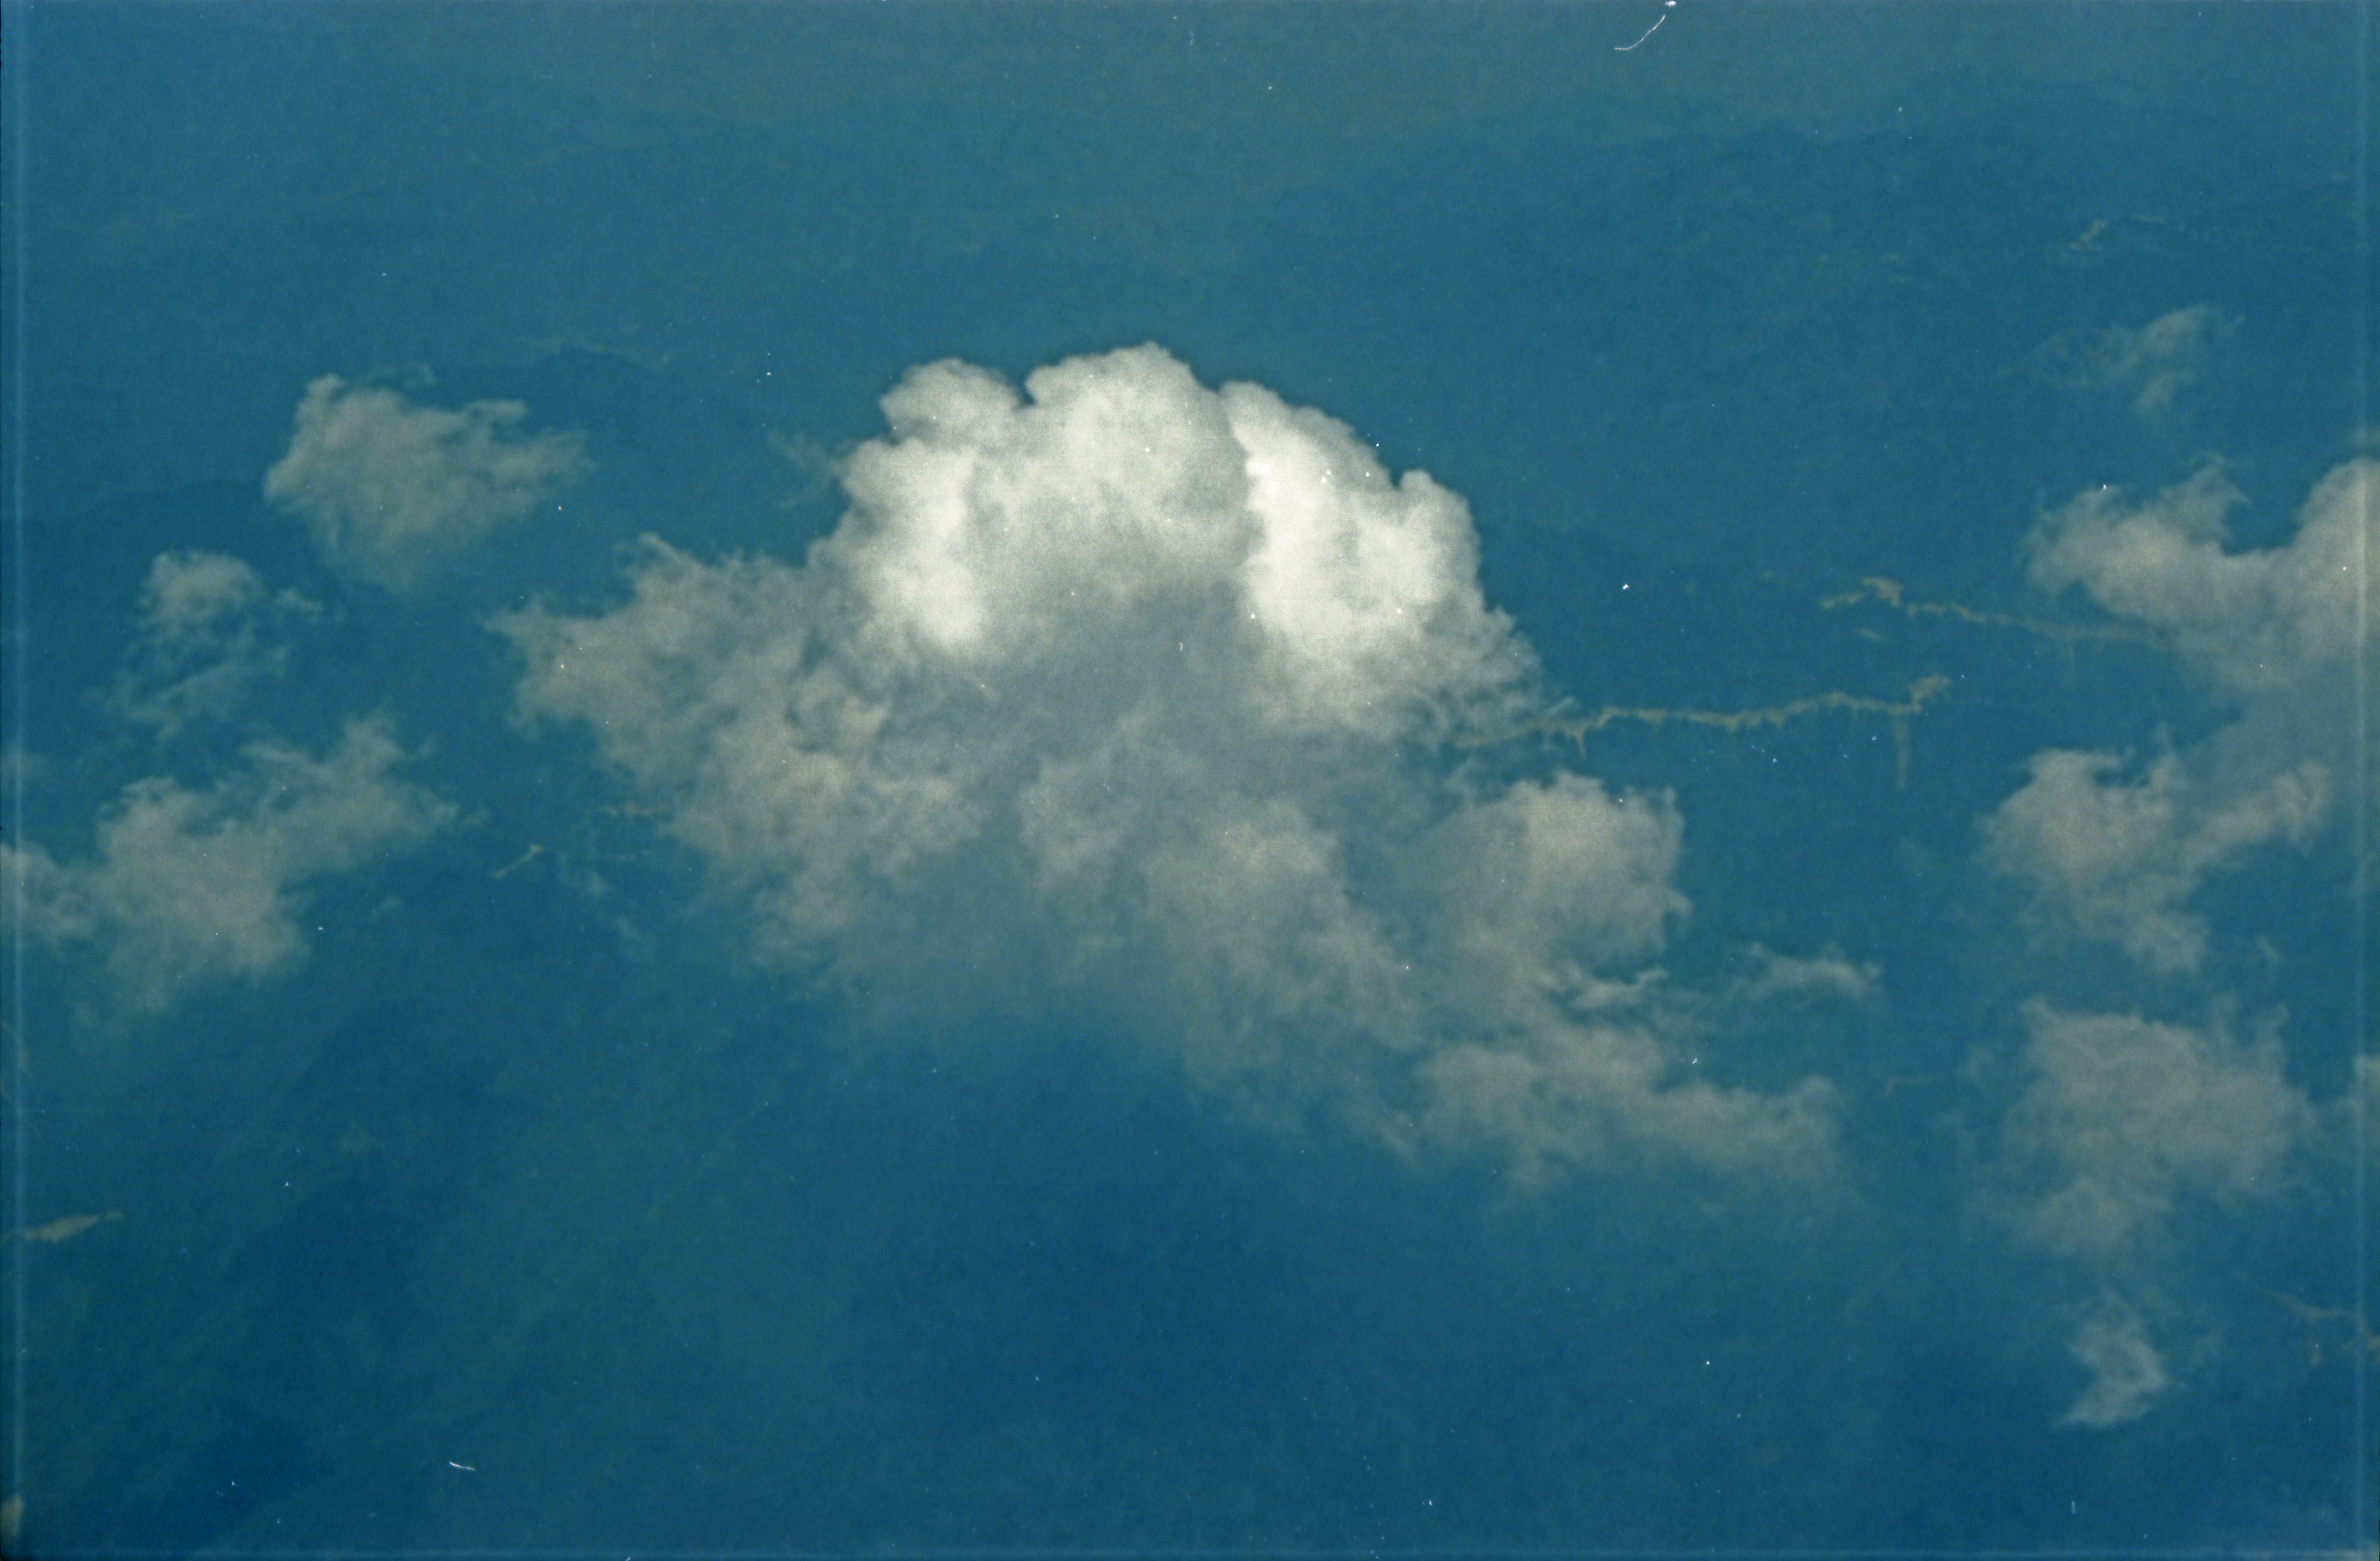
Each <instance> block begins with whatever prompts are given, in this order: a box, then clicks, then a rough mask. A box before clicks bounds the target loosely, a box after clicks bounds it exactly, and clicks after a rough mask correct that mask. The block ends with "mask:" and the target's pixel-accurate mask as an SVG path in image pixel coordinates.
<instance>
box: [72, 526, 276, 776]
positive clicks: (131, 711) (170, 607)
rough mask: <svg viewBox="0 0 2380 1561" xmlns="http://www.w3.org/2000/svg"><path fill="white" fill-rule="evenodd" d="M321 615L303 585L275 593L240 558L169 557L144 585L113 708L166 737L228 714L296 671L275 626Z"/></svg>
mask: <svg viewBox="0 0 2380 1561" xmlns="http://www.w3.org/2000/svg"><path fill="white" fill-rule="evenodd" d="M316 611H317V609H316V607H315V605H314V604H312V603H310V602H309V601H307V600H306V599H305V598H304V597H302V596H299V595H297V593H296V592H294V591H281V592H279V593H277V594H275V595H272V596H268V595H267V594H266V592H265V589H264V584H263V581H262V580H261V579H258V577H257V573H256V571H255V570H254V569H252V568H250V567H249V566H248V565H247V564H246V563H245V562H243V561H242V560H240V559H237V558H233V557H230V556H228V555H224V554H220V553H192V552H181V553H163V554H160V555H157V557H156V558H155V559H154V560H152V562H151V564H150V567H149V578H148V579H147V580H146V581H144V582H143V583H142V586H141V590H140V639H139V640H138V641H137V642H136V643H135V644H134V646H133V648H132V651H131V652H130V654H129V655H128V657H127V658H126V660H127V665H126V666H125V668H124V670H123V672H122V673H121V674H119V675H118V677H117V678H116V681H115V689H114V690H113V692H112V694H111V697H110V700H109V704H110V707H111V708H112V709H114V710H115V713H117V714H119V715H121V716H123V717H124V718H125V719H126V720H128V721H131V722H133V723H135V724H137V725H140V726H149V727H152V728H153V729H154V730H155V731H156V733H157V736H158V737H159V738H161V739H170V738H174V737H176V736H177V735H178V734H179V733H181V732H182V731H183V730H184V729H185V728H187V727H188V726H190V725H191V724H193V723H195V722H200V721H220V720H223V719H225V718H226V717H228V716H230V715H232V714H234V713H237V711H238V710H239V708H240V707H241V706H242V705H244V704H246V703H247V702H248V701H249V697H250V696H251V695H252V694H253V693H254V692H255V690H256V689H257V688H258V687H259V686H260V685H261V684H264V683H267V682H270V681H272V680H273V679H274V678H277V677H281V676H282V675H283V673H284V671H285V668H286V667H287V665H288V659H289V648H288V646H287V644H286V643H285V642H284V641H282V640H279V639H277V638H276V637H274V636H273V629H275V628H277V627H279V626H280V625H281V624H284V623H286V622H287V621H288V620H290V619H293V618H299V617H306V616H312V615H313V614H314V613H315V612H316Z"/></svg>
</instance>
